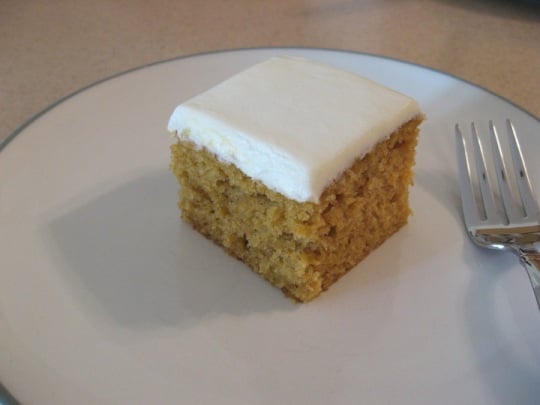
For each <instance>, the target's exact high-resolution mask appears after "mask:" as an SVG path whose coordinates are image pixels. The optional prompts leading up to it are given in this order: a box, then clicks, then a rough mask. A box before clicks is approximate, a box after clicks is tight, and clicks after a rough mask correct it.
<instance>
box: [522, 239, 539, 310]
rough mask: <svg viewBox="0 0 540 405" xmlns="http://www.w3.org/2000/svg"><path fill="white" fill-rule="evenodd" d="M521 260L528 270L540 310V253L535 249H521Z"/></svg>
mask: <svg viewBox="0 0 540 405" xmlns="http://www.w3.org/2000/svg"><path fill="white" fill-rule="evenodd" d="M519 259H520V261H521V264H523V266H524V267H525V270H527V274H528V275H529V280H531V284H532V288H533V291H534V296H535V297H536V303H537V304H538V308H539V309H540V252H538V251H536V250H534V249H532V248H531V249H524V248H520V249H519Z"/></svg>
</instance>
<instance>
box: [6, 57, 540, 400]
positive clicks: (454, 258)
mask: <svg viewBox="0 0 540 405" xmlns="http://www.w3.org/2000/svg"><path fill="white" fill-rule="evenodd" d="M277 54H293V55H298V56H303V57H307V58H312V59H317V60H321V61H323V62H327V63H330V64H333V65H336V66H339V67H342V68H345V69H349V70H352V71H356V72H358V73H360V74H363V75H365V76H368V77H370V78H373V79H375V80H377V81H379V82H381V83H384V84H386V85H388V86H390V87H393V88H395V89H397V90H399V91H402V92H404V93H407V94H409V95H411V96H413V97H414V98H416V99H417V100H418V101H419V102H420V104H421V106H422V108H423V110H424V111H425V113H426V115H427V117H428V120H427V121H426V123H425V124H424V125H423V131H422V134H421V138H420V144H419V147H418V154H417V167H416V184H415V186H414V187H413V189H412V195H411V200H412V201H411V203H412V206H413V208H414V211H415V215H414V216H413V217H411V220H410V223H409V224H408V225H407V226H406V227H405V228H403V229H402V230H401V231H400V232H399V233H398V234H396V235H395V236H394V237H392V238H391V239H390V240H388V241H387V242H386V243H385V244H384V245H383V246H381V247H380V248H379V249H378V250H377V251H376V252H374V253H372V254H371V255H370V256H369V257H368V258H367V259H366V260H365V261H364V262H362V263H361V264H360V265H359V266H358V267H357V268H356V269H354V270H353V271H352V272H351V273H349V274H348V275H347V276H345V277H344V278H343V279H342V280H340V282H338V283H337V284H335V285H334V286H333V287H332V288H331V289H330V290H329V291H328V292H326V293H324V294H323V295H322V296H321V297H319V298H318V299H317V300H315V301H314V302H312V303H309V304H306V305H296V304H293V303H291V302H290V301H289V300H287V299H286V298H284V297H283V295H282V294H281V292H280V291H278V290H277V289H274V288H273V287H271V286H270V285H269V284H267V283H266V282H264V281H263V280H261V279H260V278H259V277H257V276H256V275H255V274H253V273H252V272H251V271H249V270H248V269H247V268H246V267H245V266H244V265H243V264H241V263H240V262H238V261H236V260H234V259H232V258H230V257H228V256H227V255H225V254H224V253H223V252H222V251H221V249H220V248H218V247H216V246H214V245H213V244H212V243H210V242H208V241H207V240H205V239H204V238H202V237H200V236H199V235H198V234H196V233H195V232H194V231H192V230H191V229H190V227H189V226H186V225H185V224H183V223H181V222H180V221H179V213H178V211H177V208H176V192H177V186H176V183H175V180H174V178H173V176H172V175H171V174H170V173H169V172H168V169H167V166H168V161H169V152H168V146H169V144H170V143H171V142H172V140H171V139H170V138H169V136H168V134H167V132H166V123H167V119H168V117H169V114H170V113H171V112H172V110H173V108H174V107H175V106H176V104H178V103H180V102H181V101H183V100H185V99H187V98H188V97H190V96H193V95H194V94H196V93H198V92H200V91H202V90H205V89H206V88H208V87H210V86H211V85H213V84H215V83H217V82H219V81H221V80H222V79H224V78H226V77H228V76H230V75H232V74H233V73H235V72H237V71H239V70H240V69H243V68H245V67H247V66H249V65H251V64H253V63H255V62H258V61H261V60H263V59H266V58H268V57H270V56H273V55H277ZM506 117H509V118H511V119H512V120H513V121H514V123H515V125H516V127H517V129H518V130H519V132H520V135H521V140H522V143H523V145H524V146H525V155H526V158H527V160H528V162H529V165H530V171H531V173H532V175H533V177H534V178H533V185H534V186H535V188H536V190H540V183H539V181H540V160H539V159H537V155H538V151H539V150H540V137H539V134H540V131H539V130H540V125H539V123H538V121H537V119H536V118H534V117H533V116H531V115H529V114H528V113H526V112H524V111H522V110H520V109H519V108H517V107H515V106H513V105H511V104H510V103H508V102H507V101H505V100H502V99H501V98H499V97H497V96H495V95H493V94H491V93H489V92H487V91H485V90H483V89H480V88H478V87H475V86H474V85H471V84H468V83H465V82H463V81H461V80H458V79H456V78H453V77H449V76H447V75H445V74H442V73H439V72H436V71H433V70H429V69H426V68H423V67H419V66H415V65H411V64H407V63H403V62H399V61H395V60H389V59H385V58H380V57H377V56H372V55H364V54H355V53H347V52H341V51H331V50H316V49H256V50H238V51H231V52H220V53H211V54H204V55H197V56H193V57H188V58H183V59H177V60H172V61H168V62H164V63H159V64H155V65H152V66H148V67H145V68H143V69H138V70H135V71H131V72H129V73H126V74H122V75H119V76H117V77H115V78H113V79H110V80H106V81H103V82H101V83H99V84H96V85H94V86H91V87H90V88H88V89H86V90H84V91H81V92H79V93H77V94H75V95H74V96H72V97H70V98H68V99H66V100H65V101H63V102H61V103H59V104H57V105H55V106H54V108H52V109H50V110H49V111H47V112H46V113H44V114H43V115H41V116H39V117H38V118H37V119H35V120H33V121H32V122H30V123H29V124H28V125H27V126H25V127H24V128H23V129H22V130H21V131H20V133H18V134H17V136H16V137H14V139H13V140H12V142H10V143H9V144H8V145H7V146H6V147H5V148H4V149H3V150H2V152H1V153H0V230H1V231H0V249H1V253H0V269H1V271H0V288H1V292H0V379H1V380H2V382H3V383H4V385H5V386H6V387H8V388H9V389H10V390H11V391H12V392H13V394H14V396H15V397H17V398H18V399H19V400H20V401H22V402H23V403H25V404H38V403H39V404H73V403H99V404H120V403H130V404H135V403H145V404H146V403H160V404H165V403H231V404H240V403H242V404H255V403H257V404H274V403H314V404H330V403H335V404H357V403H360V402H363V403H412V404H418V403H428V404H433V403H438V404H440V403H449V404H454V403H475V404H480V403H519V404H526V403H531V404H532V403H538V402H537V401H538V398H540V344H539V343H540V314H539V312H538V309H537V307H536V304H535V301H534V298H533V294H532V291H531V287H530V285H529V282H528V279H527V276H526V274H525V272H524V270H523V269H522V268H521V267H520V265H519V264H518V261H517V259H516V258H515V257H513V256H512V255H510V254H504V253H498V252H492V251H484V250H480V249H478V248H475V247H474V246H473V245H472V244H471V243H470V242H469V240H468V239H467V238H466V237H465V234H464V231H463V227H462V224H461V213H460V203H459V194H458V189H457V185H456V170H455V156H454V135H453V126H454V123H455V122H457V121H459V122H461V123H467V122H468V121H470V120H473V119H474V120H477V121H479V122H481V123H485V122H486V121H487V120H488V119H494V120H495V121H496V123H498V124H500V125H503V122H504V121H503V119H504V118H506ZM483 128H485V125H484V127H483Z"/></svg>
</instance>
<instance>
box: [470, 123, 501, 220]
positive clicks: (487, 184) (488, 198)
mask: <svg viewBox="0 0 540 405" xmlns="http://www.w3.org/2000/svg"><path fill="white" fill-rule="evenodd" d="M471 132H472V138H473V145H474V154H475V161H476V173H477V176H478V183H479V184H480V194H481V196H482V203H483V205H484V213H485V218H486V219H488V218H489V219H490V220H495V219H499V215H498V213H497V208H496V207H495V201H494V199H493V191H492V190H493V188H492V187H491V181H490V179H489V176H488V171H487V167H486V159H485V156H484V150H483V148H482V142H481V141H480V137H479V136H478V131H477V130H476V125H475V124H474V122H473V123H472V124H471Z"/></svg>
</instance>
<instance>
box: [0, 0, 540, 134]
mask: <svg viewBox="0 0 540 405" xmlns="http://www.w3.org/2000/svg"><path fill="white" fill-rule="evenodd" d="M268 46H271V47H280V46H300V47H320V48H336V49H344V50H351V51H358V52H367V53H374V54H379V55H384V56H389V57H392V58H398V59H402V60H406V61H409V62H413V63H417V64H420V65H424V66H428V67H431V68H434V69H438V70H441V71H443V72H447V73H449V74H452V75H455V76H458V77H460V78H463V79H465V80H468V81H470V82H473V83H476V84H478V85H480V86H482V87H484V88H487V89H489V90H490V91H492V92H494V93H497V94H499V95H500V96H502V97H504V98H506V99H508V100H509V101H511V102H512V103H514V104H517V105H518V106H520V107H521V108H523V109H525V110H527V111H529V112H530V113H531V114H533V115H535V116H537V117H538V116H539V115H540V80H539V79H540V77H539V76H540V75H539V72H540V5H538V3H535V2H532V1H517V0H491V1H488V0H475V1H470V0H358V1H352V0H273V1H262V0H259V1H253V0H235V1H233V0H230V1H216V0H205V1H199V0H197V1H195V0H183V1H176V0H157V1H152V2H149V1H145V0H133V1H129V2H126V1H109V0H96V1H91V2H89V1H82V0H69V1H66V0H57V1H54V2H51V1H39V0H33V1H31V0H29V1H25V2H20V1H17V0H3V1H2V2H1V3H0V50H1V51H0V142H2V140H4V139H6V138H7V137H8V136H9V135H10V134H12V133H13V132H14V131H15V130H16V129H17V128H18V127H19V126H20V125H22V124H24V123H25V122H26V121H27V120H29V119H30V118H31V117H32V116H33V115H35V114H36V113H38V112H40V111H42V110H43V109H44V108H46V107H47V106H49V105H50V104H52V103H54V102H55V101H57V100H58V99H60V98H62V97H64V96H66V95H68V94H70V93H72V92H74V91H76V90H78V89H80V88H82V87H84V86H87V85H89V84H91V83H93V82H95V81H97V80H100V79H103V78H105V77H108V76H111V75H113V74H116V73H118V72H122V71H125V70H128V69H131V68H134V67H137V66H141V65H144V64H148V63H151V62H154V61H159V60H165V59H170V58H174V57H178V56H183V55H189V54H195V53H200V52H208V51H215V50H220V49H231V48H251V47H268Z"/></svg>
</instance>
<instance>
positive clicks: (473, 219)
mask: <svg viewBox="0 0 540 405" xmlns="http://www.w3.org/2000/svg"><path fill="white" fill-rule="evenodd" d="M455 134H456V155H457V160H458V176H459V189H460V194H461V204H462V207H463V216H464V217H465V223H466V224H467V226H471V225H473V226H474V225H478V224H480V222H481V218H480V216H479V215H478V207H477V205H476V202H475V198H474V192H473V185H472V181H471V165H470V158H469V154H468V153H467V144H466V142H465V138H464V137H463V134H462V133H461V130H460V128H459V125H458V124H456V126H455Z"/></svg>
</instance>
